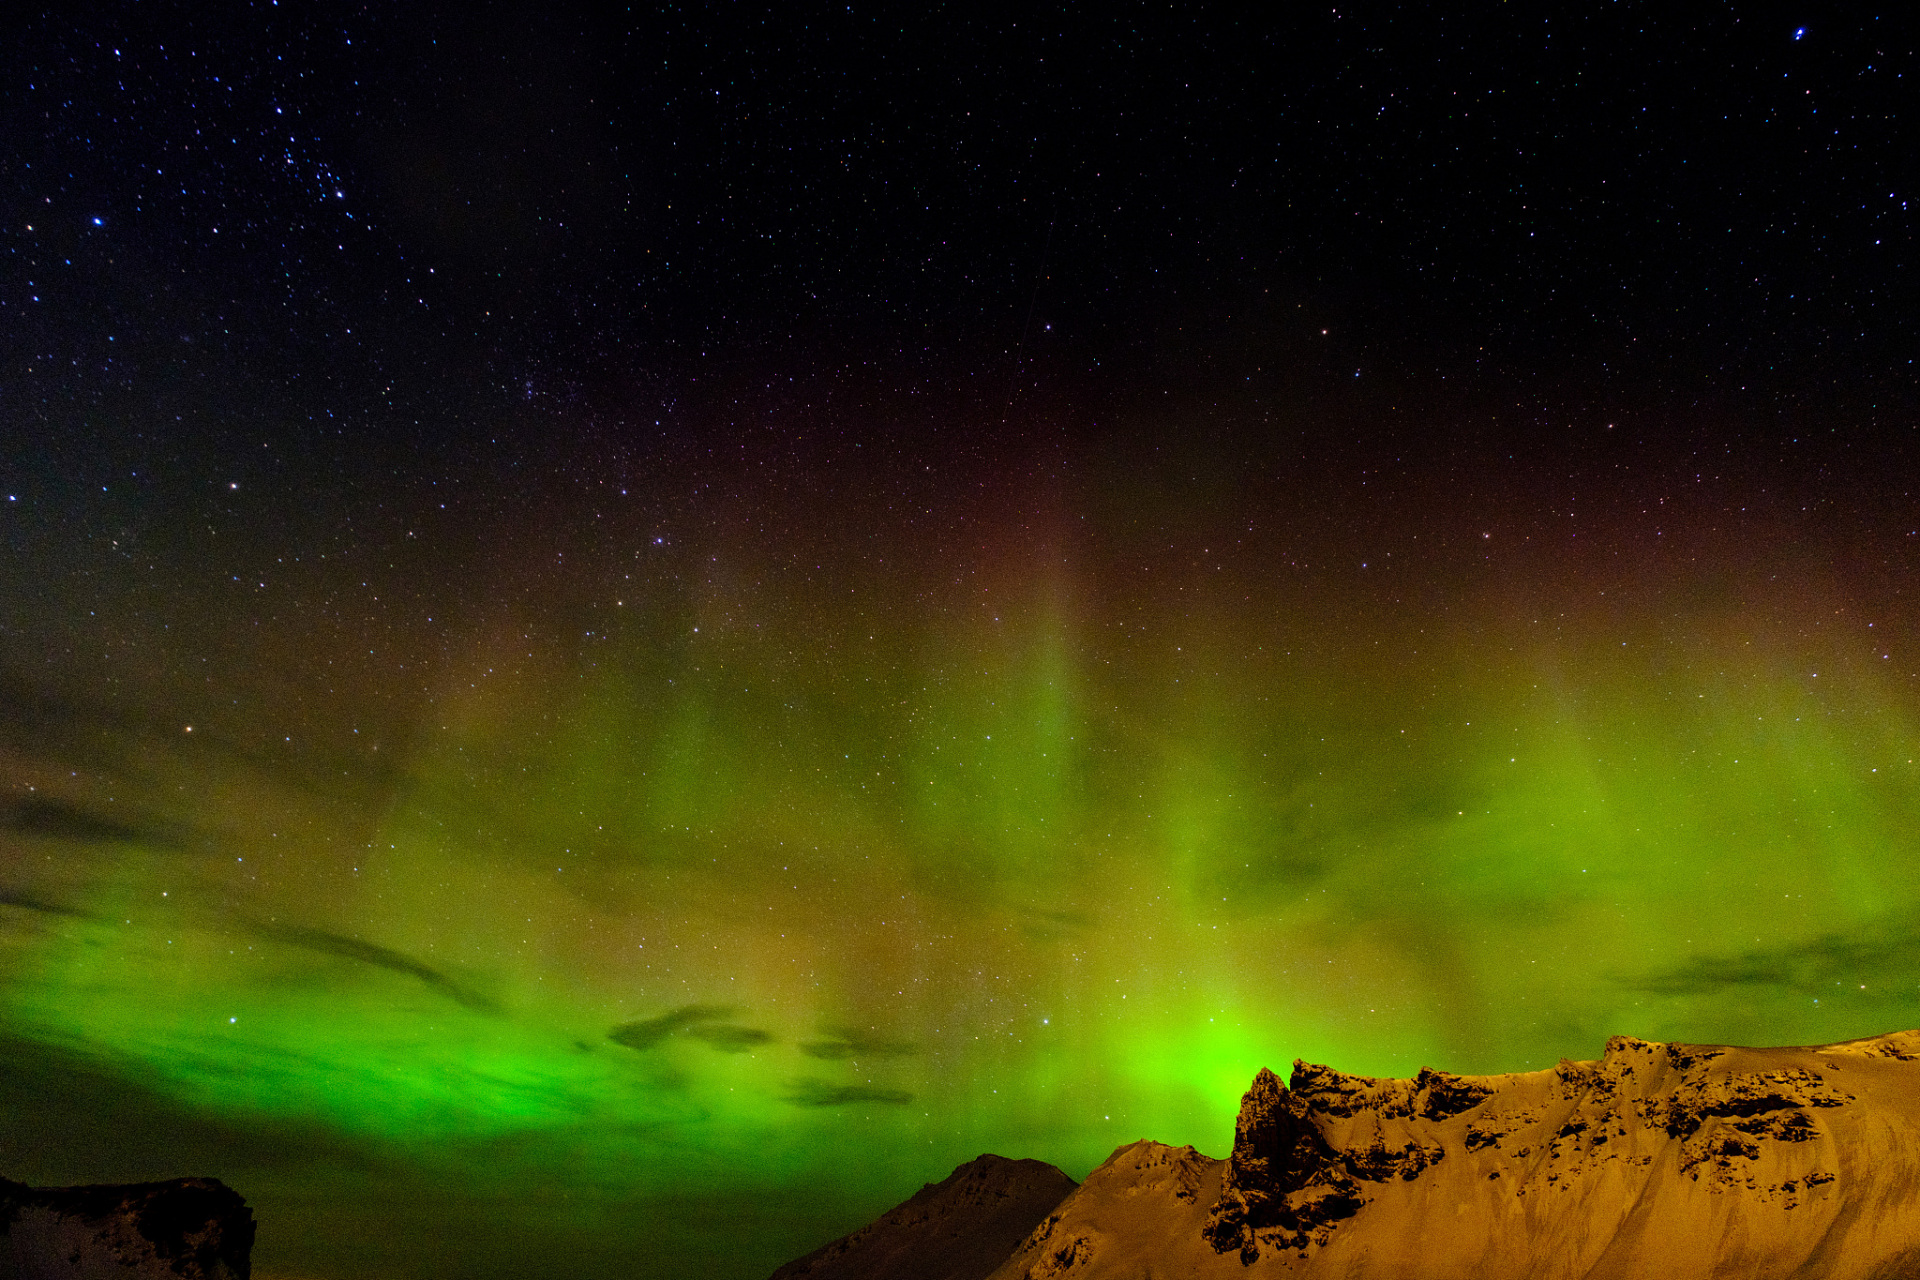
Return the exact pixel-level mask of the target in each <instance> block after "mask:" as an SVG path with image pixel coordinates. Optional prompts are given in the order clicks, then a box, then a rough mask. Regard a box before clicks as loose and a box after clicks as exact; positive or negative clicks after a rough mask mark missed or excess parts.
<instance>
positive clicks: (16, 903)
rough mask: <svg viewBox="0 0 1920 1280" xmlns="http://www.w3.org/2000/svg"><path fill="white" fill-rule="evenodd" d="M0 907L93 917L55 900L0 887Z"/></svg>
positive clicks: (56, 914) (84, 918)
mask: <svg viewBox="0 0 1920 1280" xmlns="http://www.w3.org/2000/svg"><path fill="white" fill-rule="evenodd" d="M0 907H18V908H19V909H20V910H22V911H38V912H40V913H41V914H42V915H49V916H68V917H71V918H72V919H75V920H91V919H93V918H94V917H92V916H90V915H88V914H87V913H86V912H84V911H78V910H75V909H74V908H72V907H63V906H61V905H60V904H59V903H57V902H48V901H47V900H46V899H44V898H36V897H34V896H33V895H32V894H27V893H17V892H15V891H14V890H12V889H0Z"/></svg>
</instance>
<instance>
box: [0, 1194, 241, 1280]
mask: <svg viewBox="0 0 1920 1280" xmlns="http://www.w3.org/2000/svg"><path fill="white" fill-rule="evenodd" d="M253 1230H254V1223H253V1211H252V1210H251V1209H249V1208H247V1202H246V1201H245V1200H242V1199H241V1198H240V1196H239V1195H238V1194H237V1193H235V1192H234V1191H233V1190H232V1189H231V1188H230V1187H228V1186H227V1185H226V1184H225V1183H223V1182H220V1181H219V1180H217V1179H214V1178H181V1179H179V1180H177V1181H174V1182H140V1183H134V1184H132V1185H129V1186H99V1187H28V1186H24V1185H22V1184H21V1183H18V1182H9V1181H7V1180H6V1179H4V1178H0V1280H248V1276H249V1275H250V1274H251V1270H252V1267H251V1263H250V1258H251V1256H252V1252H253Z"/></svg>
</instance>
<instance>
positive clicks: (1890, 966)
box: [1622, 921, 1920, 996]
mask: <svg viewBox="0 0 1920 1280" xmlns="http://www.w3.org/2000/svg"><path fill="white" fill-rule="evenodd" d="M1917 957H1920V924H1917V923H1916V922H1914V921H1902V922H1900V923H1898V924H1896V925H1891V926H1882V927H1879V928H1875V929H1871V930H1865V931H1862V932H1860V933H1849V934H1838V933H1826V934H1821V935H1820V936H1819V937H1816V938H1810V939H1808V940H1807V941H1805V942H1798V943H1794V944H1793V945H1791V946H1786V947H1771V948H1765V949H1760V950H1754V951H1744V952H1740V953H1737V954H1735V955H1730V956H1702V957H1699V958H1697V959H1695V960H1692V961H1690V962H1688V963H1687V964H1685V965H1682V966H1680V967H1678V968H1674V969H1667V970H1664V971H1661V972H1657V973H1653V974H1648V975H1644V976H1640V977H1634V978H1627V979H1622V985H1623V986H1627V987H1630V988H1632V989H1634V990H1636V991H1646V992H1651V993H1653V994H1655V995H1669V996H1691V995H1712V994H1714V993H1715V992H1719V991H1723V990H1725V989H1726V988H1728V987H1784V988H1787V989H1790V990H1796V991H1814V992H1817V991H1819V990H1821V989H1823V988H1827V987H1831V986H1833V985H1834V984H1835V983H1836V982H1849V981H1860V980H1871V981H1874V982H1880V981H1884V980H1885V979H1886V977H1887V976H1888V975H1889V974H1893V973H1911V972H1913V971H1914V969H1915V967H1916V958H1917Z"/></svg>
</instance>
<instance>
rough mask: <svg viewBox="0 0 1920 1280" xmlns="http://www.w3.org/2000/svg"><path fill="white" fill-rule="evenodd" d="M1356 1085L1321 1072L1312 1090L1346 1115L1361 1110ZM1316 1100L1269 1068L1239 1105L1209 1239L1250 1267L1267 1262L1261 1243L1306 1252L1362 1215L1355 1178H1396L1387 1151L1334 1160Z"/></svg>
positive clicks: (1209, 1224) (1318, 1073) (1324, 1071)
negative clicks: (1318, 1122) (1335, 1227)
mask: <svg viewBox="0 0 1920 1280" xmlns="http://www.w3.org/2000/svg"><path fill="white" fill-rule="evenodd" d="M1357 1079H1358V1078H1356V1077H1342V1076H1339V1075H1338V1073H1335V1072H1328V1071H1326V1070H1325V1069H1324V1068H1321V1069H1319V1070H1318V1071H1317V1072H1316V1073H1315V1074H1314V1075H1313V1076H1312V1077H1311V1079H1310V1087H1311V1088H1313V1089H1315V1090H1317V1091H1318V1096H1319V1097H1320V1098H1322V1099H1324V1100H1327V1101H1328V1102H1329V1104H1330V1106H1332V1107H1336V1108H1344V1107H1346V1106H1349V1105H1352V1104H1353V1103H1354V1102H1355V1099H1356V1094H1357V1093H1358V1092H1359V1091H1358V1090H1356V1089H1354V1088H1353V1087H1352V1084H1353V1083H1354V1082H1356V1081H1357ZM1368 1083H1371V1082H1368ZM1314 1096H1315V1095H1313V1094H1308V1093H1304V1092H1299V1091H1294V1090H1290V1089H1288V1088H1287V1087H1286V1086H1284V1085H1282V1084H1281V1083H1280V1080H1279V1078H1278V1077H1277V1076H1275V1075H1274V1074H1273V1072H1271V1071H1268V1070H1267V1069H1266V1068H1265V1067H1262V1068H1261V1069H1260V1074H1259V1075H1257V1076H1255V1077H1254V1078H1253V1087H1252V1088H1251V1089H1249V1090H1247V1092H1246V1094H1245V1096H1243V1097H1242V1098H1241V1099H1240V1118H1239V1119H1238V1120H1237V1121H1236V1122H1235V1124H1234V1131H1233V1156H1232V1158H1231V1159H1230V1160H1229V1161H1228V1162H1227V1174H1226V1182H1225V1185H1224V1187H1223V1189H1222V1190H1221V1193H1220V1201H1219V1203H1218V1204H1216V1205H1215V1206H1214V1209H1213V1214H1212V1216H1211V1218H1210V1219H1209V1221H1208V1223H1207V1238H1208V1239H1209V1240H1210V1241H1212V1243H1213V1247H1214V1248H1215V1249H1217V1250H1219V1251H1220V1252H1221V1253H1225V1252H1227V1251H1228V1250H1230V1249H1238V1250H1239V1251H1240V1255H1241V1258H1242V1260H1243V1261H1246V1262H1252V1261H1253V1260H1254V1259H1255V1258H1257V1257H1259V1256H1260V1244H1259V1242H1260V1241H1262V1240H1264V1241H1265V1242H1266V1243H1268V1244H1273V1245H1278V1246H1279V1247H1282V1248H1295V1249H1298V1248H1302V1247H1304V1246H1305V1245H1306V1244H1307V1242H1308V1241H1309V1240H1311V1239H1313V1238H1314V1237H1315V1236H1317V1235H1320V1234H1322V1233H1324V1232H1326V1231H1328V1230H1330V1229H1331V1226H1332V1224H1333V1223H1336V1222H1338V1221H1339V1220H1340V1219H1342V1218H1350V1217H1352V1216H1353V1215H1354V1214H1355V1213H1356V1212H1358V1211H1359V1209H1360V1204H1361V1200H1360V1196H1359V1188H1358V1187H1357V1186H1355V1184H1354V1177H1355V1176H1359V1177H1364V1178H1372V1179H1377V1178H1381V1177H1388V1176H1391V1172H1390V1171H1391V1170H1393V1169H1394V1168H1395V1167H1396V1166H1395V1164H1394V1157H1393V1156H1392V1155H1390V1154H1389V1153H1387V1152H1386V1151H1385V1150H1384V1149H1382V1150H1379V1151H1371V1152H1366V1153H1361V1154H1360V1155H1359V1156H1358V1157H1357V1159H1342V1158H1340V1157H1339V1156H1336V1155H1335V1154H1334V1151H1333V1148H1332V1147H1330V1146H1329V1145H1328V1144H1327V1141H1326V1139H1325V1138H1324V1137H1322V1136H1321V1134H1320V1130H1319V1129H1318V1128H1316V1127H1315V1125H1314V1123H1313V1117H1312V1111H1313V1098H1314Z"/></svg>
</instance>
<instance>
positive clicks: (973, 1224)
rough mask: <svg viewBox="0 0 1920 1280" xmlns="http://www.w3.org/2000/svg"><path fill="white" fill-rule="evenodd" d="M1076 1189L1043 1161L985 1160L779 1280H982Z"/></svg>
mask: <svg viewBox="0 0 1920 1280" xmlns="http://www.w3.org/2000/svg"><path fill="white" fill-rule="evenodd" d="M1075 1185H1076V1184H1075V1182H1074V1180H1073V1179H1072V1178H1069V1177H1068V1176H1067V1175H1066V1174H1064V1173H1062V1172H1060V1170H1058V1169H1056V1168H1054V1167H1053V1166H1052V1165H1050V1164H1045V1163H1043V1162H1041V1161H1039V1160H1009V1159H1007V1158H1005V1157H1004V1156H995V1155H984V1156H981V1157H980V1158H979V1159H978V1160H972V1161H969V1162H968V1163H966V1164H963V1165H961V1166H960V1167H959V1168H958V1169H955V1170H954V1171H953V1172H952V1173H951V1174H950V1175H948V1177H947V1179H946V1180H945V1181H944V1182H938V1183H933V1182H930V1183H928V1184H927V1185H926V1186H924V1187H922V1188H920V1190H919V1191H918V1192H917V1193H916V1194H915V1195H914V1196H913V1197H912V1198H911V1199H909V1200H907V1201H905V1202H904V1203H902V1204H899V1205H896V1206H895V1207H894V1208H892V1209H889V1210H888V1211H887V1212H886V1213H884V1214H882V1215H881V1216H880V1217H879V1218H878V1219H876V1220H875V1221H873V1222H871V1223H869V1224H868V1225H866V1226H864V1227H862V1228H860V1230H858V1231H856V1232H854V1233H853V1234H852V1235H849V1236H843V1237H842V1238H840V1239H838V1240H835V1241H834V1242H833V1243H831V1244H829V1245H825V1246H823V1247H822V1248H820V1249H817V1250H815V1251H814V1252H812V1253H810V1254H808V1255H807V1256H806V1257H804V1258H797V1259H795V1260H794V1261H792V1262H789V1263H787V1264H786V1265H785V1266H784V1267H781V1268H780V1269H779V1270H778V1271H776V1272H774V1273H773V1280H800V1277H806V1280H982V1278H983V1277H985V1276H986V1275H988V1274H989V1273H990V1272H992V1271H993V1269H994V1268H995V1267H997V1266H999V1265H1000V1263H1001V1262H1002V1261H1004V1260H1005V1258H1006V1257H1007V1255H1008V1254H1010V1253H1012V1252H1013V1251H1014V1248H1015V1247H1016V1246H1018V1245H1019V1243H1020V1242H1021V1241H1022V1240H1023V1239H1025V1238H1026V1237H1027V1235H1028V1234H1029V1233H1030V1232H1032V1231H1033V1230H1034V1228H1035V1227H1036V1226H1038V1225H1039V1224H1040V1223H1041V1222H1042V1221H1043V1220H1044V1219H1045V1218H1046V1216H1047V1214H1048V1213H1049V1212H1051V1211H1052V1210H1053V1209H1054V1207H1055V1206H1056V1205H1058V1204H1059V1203H1060V1202H1061V1201H1062V1200H1064V1199H1066V1197H1067V1196H1068V1195H1069V1194H1071V1193H1072V1191H1073V1189H1074V1187H1075Z"/></svg>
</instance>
